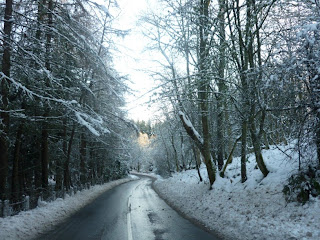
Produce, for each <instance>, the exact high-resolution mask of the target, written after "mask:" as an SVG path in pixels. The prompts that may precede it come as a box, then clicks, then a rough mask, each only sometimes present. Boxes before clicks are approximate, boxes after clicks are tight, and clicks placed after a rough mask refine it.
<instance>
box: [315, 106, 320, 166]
mask: <svg viewBox="0 0 320 240" xmlns="http://www.w3.org/2000/svg"><path fill="white" fill-rule="evenodd" d="M318 111H319V110H318ZM316 118H317V119H316V121H317V124H316V126H317V128H316V141H315V142H316V148H317V157H318V165H319V166H320V113H319V112H318V113H317V114H316Z"/></svg>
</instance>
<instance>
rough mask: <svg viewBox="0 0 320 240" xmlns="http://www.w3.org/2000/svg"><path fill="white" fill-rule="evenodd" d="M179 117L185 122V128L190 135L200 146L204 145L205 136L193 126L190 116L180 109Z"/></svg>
mask: <svg viewBox="0 0 320 240" xmlns="http://www.w3.org/2000/svg"><path fill="white" fill-rule="evenodd" d="M179 117H180V119H181V121H182V123H183V126H184V128H185V129H186V131H187V133H188V134H189V136H190V137H191V138H192V139H193V140H194V141H195V142H196V144H197V145H198V146H199V147H202V145H203V138H202V137H201V136H200V134H199V133H198V131H197V130H196V129H195V128H194V127H193V125H192V123H191V121H190V120H189V118H188V117H187V116H186V115H185V114H184V113H183V112H181V111H179Z"/></svg>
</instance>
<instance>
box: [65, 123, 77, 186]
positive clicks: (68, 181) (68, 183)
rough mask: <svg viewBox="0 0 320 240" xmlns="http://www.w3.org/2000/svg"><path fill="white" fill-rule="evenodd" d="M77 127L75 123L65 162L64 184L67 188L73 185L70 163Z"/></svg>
mask: <svg viewBox="0 0 320 240" xmlns="http://www.w3.org/2000/svg"><path fill="white" fill-rule="evenodd" d="M75 128H76V125H75V124H73V127H72V131H71V135H70V139H69V143H68V152H67V155H66V161H65V163H64V186H65V188H66V190H69V189H70V187H71V186H72V182H71V176H70V169H69V165H70V157H71V149H72V143H73V138H74V132H75Z"/></svg>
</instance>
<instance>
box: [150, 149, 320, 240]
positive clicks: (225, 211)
mask: <svg viewBox="0 0 320 240" xmlns="http://www.w3.org/2000/svg"><path fill="white" fill-rule="evenodd" d="M281 150H282V151H285V149H284V147H283V148H282V149H281ZM281 150H280V149H277V148H273V149H271V150H264V151H263V157H264V159H265V162H266V165H267V167H268V169H269V170H270V173H269V175H268V176H267V177H266V178H263V175H262V173H261V172H260V170H258V169H256V168H255V166H256V163H255V158H254V155H249V158H248V163H247V172H248V180H247V181H246V182H245V183H241V176H240V159H239V158H234V160H233V163H232V164H231V165H229V166H228V168H227V171H226V174H225V178H220V177H219V178H217V180H216V182H215V183H214V185H213V190H211V191H209V190H208V188H209V186H208V183H203V182H200V181H199V177H198V174H197V171H196V170H189V171H184V172H182V173H176V174H173V176H172V177H170V178H168V179H162V180H157V181H156V182H155V187H156V188H157V189H158V191H159V192H160V193H161V195H163V196H165V197H166V199H167V200H168V201H169V202H170V203H171V204H173V205H174V206H175V207H177V208H178V209H180V210H181V211H182V212H183V213H184V214H186V215H187V216H190V217H192V218H195V219H197V220H199V221H200V222H202V223H204V224H205V225H206V226H207V227H209V228H210V229H212V230H214V231H216V232H218V233H221V234H222V235H223V236H224V237H225V238H227V239H241V240H243V239H250V240H251V239H252V240H262V239H275V240H283V239H292V240H294V239H299V240H300V239H305V240H315V239H320V228H319V224H320V199H319V197H318V198H312V199H311V200H310V201H309V202H308V203H306V204H305V205H301V204H298V203H287V202H286V201H285V198H284V195H283V193H282V189H283V186H284V185H285V184H286V181H287V179H288V177H289V176H290V175H291V174H292V173H294V172H295V171H297V169H298V166H297V162H298V161H295V160H289V159H288V157H287V156H286V155H285V154H283V152H282V151H281ZM287 153H288V152H287ZM289 154H290V155H291V157H292V159H296V158H297V155H296V154H295V153H293V152H292V153H289ZM201 174H202V177H203V178H204V179H207V178H208V177H207V173H206V169H205V167H204V166H202V167H201ZM206 181H207V180H206Z"/></svg>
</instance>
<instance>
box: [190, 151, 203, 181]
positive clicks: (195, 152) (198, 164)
mask: <svg viewBox="0 0 320 240" xmlns="http://www.w3.org/2000/svg"><path fill="white" fill-rule="evenodd" d="M192 151H193V155H194V160H195V163H196V169H197V173H198V176H199V180H200V182H202V176H201V173H200V165H201V159H200V152H199V149H198V148H196V147H195V146H192Z"/></svg>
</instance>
